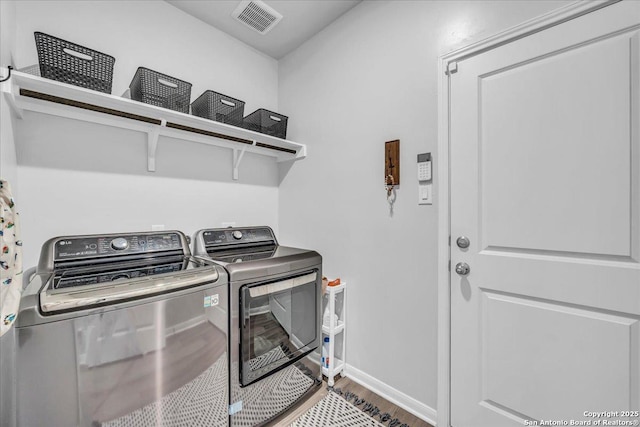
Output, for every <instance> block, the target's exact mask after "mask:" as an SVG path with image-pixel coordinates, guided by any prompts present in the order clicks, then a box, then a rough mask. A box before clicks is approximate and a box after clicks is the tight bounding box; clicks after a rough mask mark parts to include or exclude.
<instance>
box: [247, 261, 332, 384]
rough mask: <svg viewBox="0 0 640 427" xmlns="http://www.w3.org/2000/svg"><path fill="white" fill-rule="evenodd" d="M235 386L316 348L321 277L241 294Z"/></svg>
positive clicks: (266, 285)
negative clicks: (237, 369) (238, 375)
mask: <svg viewBox="0 0 640 427" xmlns="http://www.w3.org/2000/svg"><path fill="white" fill-rule="evenodd" d="M240 295H241V301H240V316H241V325H240V353H241V355H242V356H241V357H242V363H241V364H240V366H241V368H240V383H241V385H242V386H246V385H249V384H251V383H252V382H254V381H257V380H259V379H261V378H264V377H265V376H267V375H269V374H270V373H272V372H274V371H277V370H279V369H281V368H283V367H285V366H287V365H289V364H291V363H293V362H295V361H296V360H297V359H299V358H300V357H302V356H304V355H306V354H308V353H309V352H311V351H313V350H314V349H316V348H317V347H318V346H319V344H320V325H319V323H318V319H319V316H318V312H317V310H318V301H319V298H320V276H319V274H318V272H317V271H310V272H307V273H303V274H302V275H299V276H295V277H286V278H282V279H279V280H278V281H275V282H266V283H265V282H262V283H254V284H249V285H245V286H243V287H242V288H241V290H240Z"/></svg>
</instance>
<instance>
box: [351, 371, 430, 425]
mask: <svg viewBox="0 0 640 427" xmlns="http://www.w3.org/2000/svg"><path fill="white" fill-rule="evenodd" d="M345 377H349V378H351V379H352V380H353V381H355V382H357V383H358V384H360V385H362V386H364V387H366V388H368V389H369V390H371V391H372V392H374V393H376V394H377V395H379V396H380V397H384V398H385V399H387V400H388V401H389V402H391V403H393V404H394V405H397V406H399V407H400V408H402V409H404V410H405V411H407V412H410V413H412V414H413V415H415V416H416V417H418V418H420V419H422V420H424V421H426V422H428V423H429V424H431V425H434V426H435V425H436V420H437V419H438V417H437V412H436V410H435V409H433V408H431V407H429V406H427V405H425V404H424V403H421V402H419V401H417V400H416V399H414V398H413V397H411V396H408V395H406V394H404V393H402V392H401V391H398V390H396V389H395V388H393V387H390V386H389V385H387V384H385V383H383V382H382V381H380V380H378V379H376V378H374V377H372V376H371V375H369V374H367V373H365V372H362V371H361V370H359V369H357V368H354V367H353V366H351V365H349V364H347V365H346V366H345Z"/></svg>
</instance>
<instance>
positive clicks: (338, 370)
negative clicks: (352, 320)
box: [322, 282, 347, 387]
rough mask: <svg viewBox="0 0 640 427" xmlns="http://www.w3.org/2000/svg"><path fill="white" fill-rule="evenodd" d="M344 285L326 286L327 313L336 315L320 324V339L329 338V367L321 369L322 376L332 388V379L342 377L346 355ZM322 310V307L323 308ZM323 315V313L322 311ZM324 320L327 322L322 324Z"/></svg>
mask: <svg viewBox="0 0 640 427" xmlns="http://www.w3.org/2000/svg"><path fill="white" fill-rule="evenodd" d="M345 287H346V283H345V282H342V283H341V284H339V285H337V286H327V291H326V295H327V304H328V306H329V313H331V314H337V315H338V317H337V319H336V316H333V315H331V316H329V319H324V315H323V324H322V339H323V343H324V337H329V367H328V368H327V367H325V366H323V367H322V374H323V375H326V376H327V382H328V384H329V387H333V384H334V378H335V377H336V376H337V375H338V374H342V376H343V377H344V376H345V375H344V365H345V354H346V340H345V326H346V306H347V292H346V288H345ZM323 308H324V307H323ZM323 314H324V311H323ZM325 320H329V321H328V322H327V323H324V321H325Z"/></svg>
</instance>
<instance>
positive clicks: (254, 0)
mask: <svg viewBox="0 0 640 427" xmlns="http://www.w3.org/2000/svg"><path fill="white" fill-rule="evenodd" d="M231 16H233V17H234V18H236V19H237V20H238V21H240V22H242V23H243V24H245V25H246V26H248V27H251V28H253V29H254V30H256V31H257V32H259V33H260V34H267V33H268V32H269V31H271V29H272V28H273V27H275V26H276V24H277V23H278V22H280V20H281V19H282V15H281V14H280V13H278V12H276V11H275V10H274V9H273V8H272V7H271V6H268V5H267V4H266V3H264V2H262V1H260V0H244V1H242V2H240V4H239V5H238V7H237V8H236V10H234V11H233V13H232V14H231Z"/></svg>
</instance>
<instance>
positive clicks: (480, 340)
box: [450, 1, 640, 427]
mask: <svg viewBox="0 0 640 427" xmlns="http://www.w3.org/2000/svg"><path fill="white" fill-rule="evenodd" d="M457 66H458V67H457V72H456V73H454V74H452V75H451V77H450V105H451V107H450V144H451V145H450V150H451V151H450V155H451V169H450V171H451V270H452V271H451V425H452V426H454V427H467V426H473V427H476V426H478V427H479V426H486V427H499V426H522V425H544V424H540V421H541V420H542V421H545V422H547V421H552V422H560V423H559V424H547V425H572V424H571V421H572V420H589V419H592V420H595V419H594V418H590V417H591V415H590V414H589V413H590V412H603V411H612V412H615V411H618V415H617V417H616V416H614V417H613V418H606V420H607V421H611V420H612V419H616V418H620V419H621V420H628V421H631V422H634V421H640V417H638V416H637V413H636V414H633V413H632V414H629V416H627V415H625V414H623V413H622V412H621V411H627V410H632V411H638V410H640V322H639V320H640V2H639V1H624V2H621V3H617V4H614V5H611V6H607V7H605V8H602V9H600V10H598V11H595V12H592V13H589V14H586V15H583V16H581V17H579V18H576V19H572V20H569V21H567V22H565V23H563V24H560V25H557V26H554V27H551V28H549V29H546V30H544V31H541V32H538V33H535V34H533V35H530V36H528V37H525V38H522V39H520V40H517V41H515V42H511V43H508V44H505V45H503V46H501V47H498V48H495V49H493V50H490V51H488V52H485V53H482V54H479V55H477V56H474V57H471V58H468V59H465V60H462V61H459V62H458V64H457ZM459 236H466V237H467V238H468V239H469V242H470V246H469V247H468V248H467V249H463V248H460V247H459V246H458V245H457V243H456V239H457V238H458V237H459ZM458 263H466V264H468V266H469V267H470V272H469V273H468V274H467V275H462V274H458V273H456V271H455V267H456V265H457V264H458ZM533 421H536V422H537V423H538V424H535V423H534V422H533ZM565 422H566V424H565ZM590 425H598V424H590ZM600 425H605V424H600ZM609 425H612V424H609ZM617 425H625V424H617ZM629 425H637V424H629Z"/></svg>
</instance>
